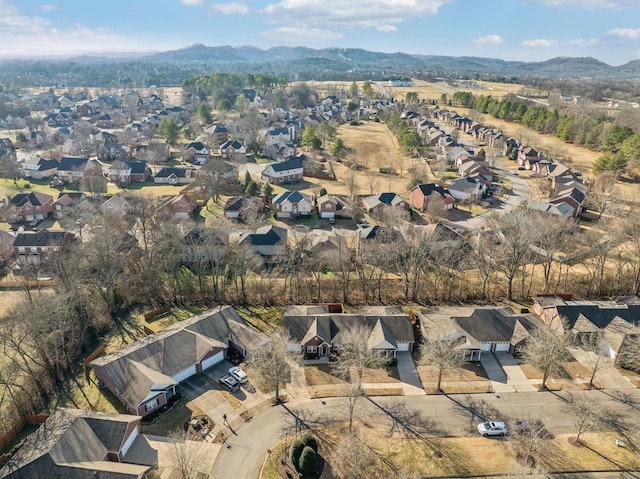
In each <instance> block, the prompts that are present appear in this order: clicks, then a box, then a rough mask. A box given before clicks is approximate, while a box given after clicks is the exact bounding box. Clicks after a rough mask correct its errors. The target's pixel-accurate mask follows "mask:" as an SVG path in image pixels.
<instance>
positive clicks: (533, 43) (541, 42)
mask: <svg viewBox="0 0 640 479" xmlns="http://www.w3.org/2000/svg"><path fill="white" fill-rule="evenodd" d="M555 43H556V42H554V41H553V40H548V39H546V38H538V39H536V40H526V41H524V42H522V43H521V44H520V45H521V46H523V47H532V48H549V47H552V46H553V45H555Z"/></svg>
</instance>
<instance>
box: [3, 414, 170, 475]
mask: <svg viewBox="0 0 640 479" xmlns="http://www.w3.org/2000/svg"><path fill="white" fill-rule="evenodd" d="M134 444H135V448H136V449H137V450H138V455H137V456H136V457H145V458H146V461H145V462H146V464H142V463H141V462H139V461H138V460H136V458H134V457H133V455H131V454H129V452H130V451H131V450H132V446H133V445H134ZM157 458H158V453H157V451H156V450H155V449H152V448H151V447H150V446H149V443H148V442H147V441H146V440H144V439H143V437H142V433H141V429H140V417H139V416H130V415H126V414H113V413H105V412H97V411H85V410H81V409H67V408H58V409H56V410H55V412H54V413H53V414H51V416H49V417H48V418H47V420H46V421H45V422H44V424H42V425H41V426H40V427H39V428H38V429H37V430H36V431H34V432H33V433H32V434H30V435H29V436H28V438H27V439H26V442H25V444H24V445H23V446H22V447H20V449H19V450H18V452H17V453H16V454H15V455H13V456H11V457H10V458H9V459H8V461H7V463H6V465H5V466H4V467H3V468H2V469H0V478H2V479H25V478H45V477H51V478H54V477H60V478H62V477H64V478H66V479H88V478H113V479H116V478H117V479H142V478H144V477H146V474H147V472H149V470H150V469H151V467H152V466H157V462H158V459H157Z"/></svg>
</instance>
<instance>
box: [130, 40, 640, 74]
mask: <svg viewBox="0 0 640 479" xmlns="http://www.w3.org/2000/svg"><path fill="white" fill-rule="evenodd" d="M137 59H138V60H140V61H149V62H158V63H166V62H173V63H204V64H208V63H217V64H237V63H254V64H265V63H270V64H273V65H274V66H276V65H280V64H283V63H287V64H289V65H290V66H291V67H292V69H298V68H300V69H304V68H312V69H317V68H324V69H326V70H332V71H336V72H345V71H357V70H371V69H378V70H387V71H391V70H399V71H404V72H405V73H409V72H416V71H423V72H434V73H444V74H446V73H478V74H495V75H505V76H518V77H521V76H526V77H532V76H539V77H567V78H598V79H603V78H611V79H617V80H620V79H622V78H624V79H633V78H635V79H640V60H633V61H630V62H628V63H626V64H625V65H621V66H617V67H614V66H611V65H608V64H606V63H604V62H601V61H599V60H597V59H595V58H591V57H582V58H573V57H558V58H552V59H550V60H546V61H543V62H519V61H505V60H500V59H495V58H481V57H451V56H438V55H410V54H407V53H380V52H372V51H368V50H363V49H359V48H323V49H319V50H317V49H313V48H307V47H274V48H269V49H267V50H263V49H260V48H257V47H254V46H241V47H231V46H219V47H207V46H205V45H201V44H197V45H191V46H189V47H185V48H181V49H179V50H171V51H166V52H161V53H155V54H152V55H146V56H141V57H138V58H137Z"/></svg>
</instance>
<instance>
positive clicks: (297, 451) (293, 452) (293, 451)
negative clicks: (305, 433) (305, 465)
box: [289, 439, 305, 469]
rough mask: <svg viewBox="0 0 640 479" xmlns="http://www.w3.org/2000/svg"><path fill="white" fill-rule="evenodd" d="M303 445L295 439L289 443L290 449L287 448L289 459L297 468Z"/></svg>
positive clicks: (299, 440)
mask: <svg viewBox="0 0 640 479" xmlns="http://www.w3.org/2000/svg"><path fill="white" fill-rule="evenodd" d="M304 448H305V445H304V442H302V440H301V439H296V440H295V441H293V442H292V443H291V447H290V448H289V459H291V462H292V463H293V465H294V466H295V467H296V469H297V468H298V463H299V462H300V456H301V455H302V451H303V450H304Z"/></svg>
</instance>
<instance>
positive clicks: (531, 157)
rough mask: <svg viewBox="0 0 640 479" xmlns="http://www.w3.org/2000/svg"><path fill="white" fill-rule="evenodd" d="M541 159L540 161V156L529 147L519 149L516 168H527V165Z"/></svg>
mask: <svg viewBox="0 0 640 479" xmlns="http://www.w3.org/2000/svg"><path fill="white" fill-rule="evenodd" d="M541 159H542V154H541V153H540V152H539V151H537V150H536V149H535V148H533V147H531V146H526V147H520V148H519V149H518V157H517V162H518V166H522V167H524V168H527V165H532V164H533V163H537V162H538V161H540V160H541ZM531 162H533V163H531ZM527 169H531V168H530V167H529V168H527Z"/></svg>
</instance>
